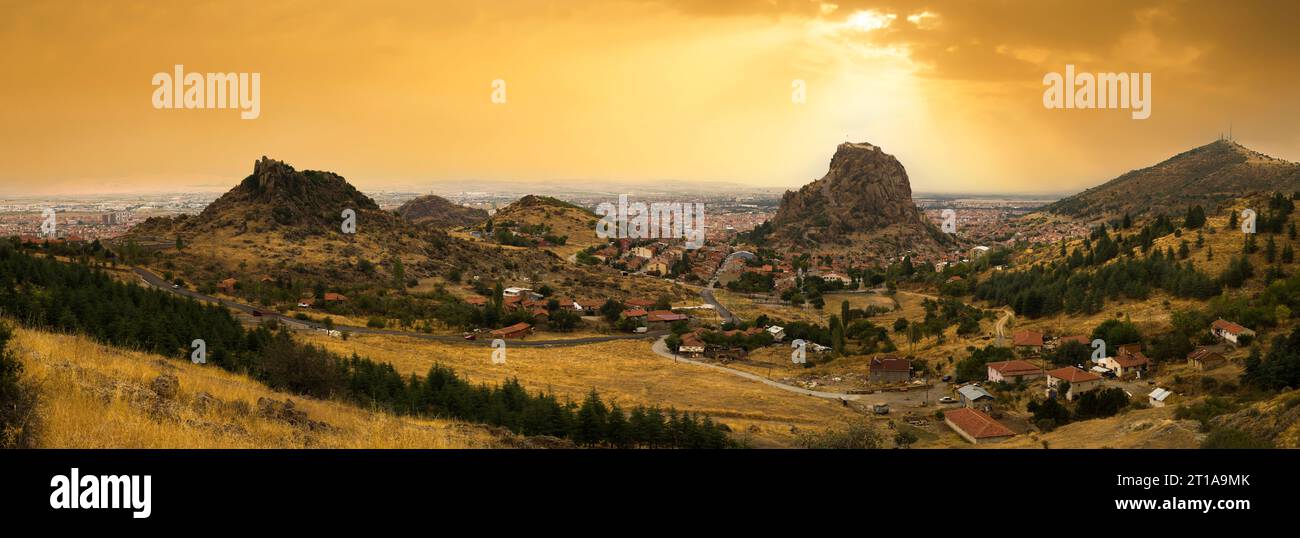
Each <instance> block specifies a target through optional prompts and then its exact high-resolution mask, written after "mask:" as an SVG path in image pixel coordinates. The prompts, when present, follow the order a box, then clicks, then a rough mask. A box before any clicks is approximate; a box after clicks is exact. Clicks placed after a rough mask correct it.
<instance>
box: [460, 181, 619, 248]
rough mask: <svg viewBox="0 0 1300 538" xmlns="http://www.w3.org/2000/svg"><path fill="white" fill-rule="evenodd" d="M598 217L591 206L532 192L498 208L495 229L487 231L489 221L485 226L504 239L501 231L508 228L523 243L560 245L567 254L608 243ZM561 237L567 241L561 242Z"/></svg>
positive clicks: (492, 223) (492, 225)
mask: <svg viewBox="0 0 1300 538" xmlns="http://www.w3.org/2000/svg"><path fill="white" fill-rule="evenodd" d="M597 220H599V217H597V216H596V214H595V213H594V212H592V211H591V210H590V209H587V208H584V207H580V206H577V205H574V204H571V203H569V202H565V201H563V200H559V199H557V198H552V197H549V196H538V195H534V194H530V195H527V196H524V197H523V198H520V199H519V200H516V201H515V202H514V203H512V204H510V205H507V206H505V207H503V208H501V209H499V210H497V212H496V213H495V214H493V215H492V219H491V227H492V229H491V230H490V231H488V230H486V227H487V225H486V223H485V226H484V228H485V232H488V233H489V235H490V236H492V237H493V238H494V239H497V240H500V239H501V237H498V234H502V233H504V232H503V231H502V230H506V231H508V232H509V233H510V234H518V235H519V236H520V239H522V240H523V241H519V242H520V243H523V242H526V241H531V242H535V243H538V244H545V245H546V246H550V247H556V248H555V249H553V250H555V251H557V253H560V254H562V255H565V256H567V255H568V254H572V253H573V252H576V251H577V250H580V249H581V248H584V247H587V246H590V245H594V244H601V243H604V242H605V240H604V239H600V238H598V237H597V236H596V221H597ZM548 238H549V239H548ZM559 239H562V240H563V242H562V243H560V244H557V240H559Z"/></svg>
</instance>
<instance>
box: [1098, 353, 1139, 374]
mask: <svg viewBox="0 0 1300 538" xmlns="http://www.w3.org/2000/svg"><path fill="white" fill-rule="evenodd" d="M1100 365H1101V366H1102V367H1103V368H1106V369H1107V370H1110V371H1112V372H1115V377H1118V378H1120V379H1124V378H1129V377H1135V378H1138V379H1141V378H1142V376H1143V375H1144V374H1146V373H1147V368H1148V367H1150V366H1151V360H1150V359H1147V357H1146V355H1143V354H1142V352H1141V351H1136V352H1131V353H1124V352H1121V353H1120V354H1119V355H1117V356H1114V357H1106V358H1103V359H1101V363H1100Z"/></svg>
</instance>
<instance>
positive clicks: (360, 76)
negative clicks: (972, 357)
mask: <svg viewBox="0 0 1300 538" xmlns="http://www.w3.org/2000/svg"><path fill="white" fill-rule="evenodd" d="M0 13H3V16H0V73H3V79H0V126H2V127H0V193H6V194H25V193H33V194H34V193H42V194H44V193H60V192H66V193H84V192H122V191H178V190H182V191H183V190H199V189H202V190H224V189H226V188H229V187H230V186H233V185H234V184H235V183H236V182H237V181H238V180H239V179H242V178H243V177H244V176H245V175H247V174H248V173H249V172H250V171H251V169H252V164H253V161H254V160H255V159H256V158H257V157H259V156H261V155H268V156H271V157H273V158H278V159H282V160H285V161H288V162H289V163H291V164H293V165H294V166H296V167H298V168H300V169H301V168H312V169H323V170H331V171H335V172H338V173H340V174H342V175H343V176H345V177H347V178H348V179H349V180H350V181H352V182H353V183H354V184H356V185H357V186H358V187H359V188H361V189H363V190H381V189H394V188H408V187H416V188H418V187H419V186H421V185H427V184H430V183H432V182H440V183H445V182H448V181H458V182H460V184H462V185H464V189H465V190H477V189H479V188H485V187H486V186H487V185H489V184H490V182H491V181H504V180H509V181H536V182H545V181H559V180H579V181H591V182H596V181H599V182H608V184H610V185H615V184H617V183H618V182H622V181H656V180H675V181H732V182H739V183H747V184H752V185H758V186H771V187H797V186H798V185H801V184H803V183H806V182H808V181H811V180H813V179H816V178H817V177H820V176H821V175H822V174H823V173H824V172H825V170H826V165H827V163H828V161H829V159H830V155H831V153H832V152H833V151H834V147H835V145H836V144H838V143H840V142H842V141H844V140H846V139H851V140H853V141H866V142H870V143H872V144H875V145H878V146H881V147H882V148H883V149H884V150H885V151H887V152H890V153H893V154H894V155H896V156H897V157H898V158H899V159H900V160H901V161H902V163H903V165H904V166H905V167H906V168H907V170H908V172H909V174H910V175H911V178H912V186H913V189H914V190H917V191H929V192H934V191H948V192H1034V193H1039V192H1064V191H1073V190H1078V189H1082V188H1085V187H1088V186H1091V185H1094V184H1097V183H1100V182H1101V181H1104V180H1106V179H1109V178H1112V177H1114V176H1116V175H1118V174H1120V173H1123V172H1125V171H1127V170H1130V169H1133V168H1138V167H1142V166H1146V165H1149V164H1152V163H1154V162H1156V161H1158V160H1161V159H1163V158H1166V157H1168V156H1171V155H1173V154H1175V153H1178V152H1180V151H1183V150H1185V149H1188V148H1191V147H1193V146H1197V145H1201V144H1204V143H1208V142H1210V141H1212V140H1214V139H1215V138H1216V137H1217V136H1218V134H1219V132H1220V131H1226V130H1227V128H1228V124H1229V122H1231V123H1232V125H1233V130H1234V133H1235V134H1236V137H1237V140H1238V141H1239V142H1241V143H1243V144H1245V145H1247V146H1249V147H1251V148H1253V149H1256V150H1259V151H1263V152H1265V153H1269V154H1272V155H1275V156H1279V157H1283V158H1287V159H1290V160H1300V130H1297V129H1296V128H1295V127H1296V125H1300V99H1298V97H1300V90H1298V89H1297V88H1300V69H1297V65H1300V63H1298V62H1297V60H1300V37H1298V36H1300V32H1297V31H1295V28H1294V21H1296V20H1300V7H1297V4H1296V3H1293V2H1271V1H1260V2H1250V1H1235V2H1228V1H1223V2H1190V1H1170V0H1163V1H1154V0H1130V1H1105V0H1102V1H1089V2H1078V1H1071V2H1056V1H1047V0H1038V1H1023V2H1018V1H973V0H936V1H922V2H904V1H865V0H864V1H857V0H841V1H836V2H820V1H805V0H699V1H687V0H657V1H656V0H554V1H544V0H502V1H495V2H482V1H476V0H462V1H455V2H452V1H438V0H435V1H432V2H429V1H425V2H395V3H387V2H320V1H281V2H275V1H255V2H222V3H211V4H206V3H197V2H126V1H114V2H102V1H100V2H66V1H57V0H56V1H45V2H36V1H24V2H14V1H6V0H0ZM1067 63H1072V64H1075V65H1076V66H1077V70H1079V71H1087V72H1149V73H1151V74H1152V94H1153V96H1152V107H1151V110H1152V113H1151V117H1150V118H1149V119H1146V120H1134V119H1132V118H1131V117H1130V114H1129V111H1121V110H1049V109H1046V108H1044V106H1043V104H1042V95H1043V90H1044V86H1043V82H1042V81H1043V76H1044V75H1045V74H1046V73H1048V72H1062V71H1063V70H1064V66H1065V64H1067ZM175 64H183V65H184V66H185V68H186V71H187V72H191V71H196V72H200V73H204V72H256V73H260V76H261V115H260V117H259V118H257V119H255V120H241V119H240V118H239V114H238V112H237V111H232V110H158V109H155V108H154V107H153V105H152V104H151V97H152V95H153V90H154V87H153V86H152V85H151V81H152V77H153V75H154V74H155V73H158V72H171V71H172V69H173V66H174V65H175ZM496 79H501V80H504V81H505V83H506V98H507V101H506V103H504V104H493V103H492V101H491V99H490V97H491V94H492V81H493V80H496ZM796 79H798V80H803V81H805V83H806V87H807V101H806V103H803V104H795V103H792V102H791V93H792V81H794V80H796Z"/></svg>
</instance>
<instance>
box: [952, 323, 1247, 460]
mask: <svg viewBox="0 0 1300 538" xmlns="http://www.w3.org/2000/svg"><path fill="white" fill-rule="evenodd" d="M1210 332H1211V334H1213V335H1214V336H1215V337H1217V338H1219V339H1220V340H1223V341H1224V342H1227V343H1232V344H1234V345H1239V344H1240V343H1241V342H1242V341H1243V340H1244V338H1243V337H1253V336H1254V334H1255V333H1254V331H1251V330H1250V329H1247V328H1245V327H1242V326H1241V325H1238V324H1236V323H1233V322H1230V321H1226V320H1222V319H1220V320H1216V321H1215V322H1214V323H1212V324H1211V326H1210ZM1012 340H1013V345H1015V346H1016V347H1017V348H1023V349H1026V350H1031V351H1041V350H1042V349H1044V348H1049V349H1050V348H1051V347H1054V346H1059V345H1061V344H1064V343H1065V342H1069V341H1076V342H1079V343H1082V344H1087V343H1088V339H1087V337H1084V336H1066V337H1061V338H1056V339H1047V338H1046V337H1045V335H1044V334H1043V333H1041V332H1037V331H1018V332H1016V333H1015V335H1014V336H1013V339H1012ZM1220 347H1222V346H1200V347H1197V348H1196V349H1194V350H1192V352H1191V353H1188V355H1187V364H1188V366H1190V367H1191V368H1192V369H1194V370H1197V371H1206V370H1212V369H1214V368H1218V367H1220V366H1223V365H1224V364H1226V363H1227V359H1226V358H1225V357H1224V356H1223V354H1222V353H1221V352H1220V351H1219V348H1220ZM1032 359H1033V357H1031V358H1030V359H1029V360H1025V359H1016V360H1009V361H999V362H991V363H988V364H987V365H986V366H987V368H988V376H987V379H988V381H990V382H995V383H996V382H1005V383H1019V382H1021V381H1025V382H1028V381H1032V380H1035V379H1040V378H1042V379H1045V380H1046V395H1047V396H1048V397H1053V398H1054V397H1058V396H1060V397H1063V398H1065V399H1066V400H1074V399H1076V398H1078V397H1079V395H1081V394H1084V393H1086V392H1089V391H1092V390H1096V389H1099V388H1101V387H1102V386H1103V383H1104V382H1105V381H1104V380H1105V378H1108V377H1113V378H1118V379H1141V378H1143V377H1146V376H1148V371H1149V370H1148V369H1149V368H1150V366H1151V360H1150V359H1148V358H1147V357H1146V355H1143V354H1142V345H1141V344H1126V345H1122V346H1118V352H1117V353H1116V354H1115V355H1114V356H1111V357H1103V358H1101V359H1096V360H1095V361H1094V365H1093V366H1092V368H1091V369H1089V370H1084V369H1081V368H1078V367H1075V366H1065V367H1062V368H1056V369H1052V370H1046V369H1044V368H1042V367H1040V366H1038V365H1037V364H1035V363H1034V362H1031V361H1032ZM1062 387H1068V388H1066V389H1065V392H1064V393H1061V392H1060V391H1061V389H1062ZM957 394H958V396H959V402H960V404H961V407H960V408H958V409H952V410H948V411H946V412H944V423H945V424H947V425H948V427H950V428H952V429H953V431H955V432H957V434H958V435H960V436H961V437H962V438H964V439H966V440H967V441H970V442H971V443H977V444H978V443H988V442H996V441H1001V440H1004V439H1008V438H1010V437H1012V436H1014V435H1015V433H1014V432H1012V431H1011V430H1010V429H1009V428H1007V427H1006V426H1004V425H1002V424H1000V423H999V422H998V421H997V420H995V419H994V418H993V417H992V416H990V415H989V413H991V412H992V411H993V403H994V400H995V398H994V397H993V395H992V394H991V393H989V391H988V390H987V389H985V388H984V387H982V386H980V385H979V384H976V383H972V384H968V385H965V386H962V387H958V389H957ZM1174 395H1175V394H1174V393H1173V391H1171V390H1169V389H1165V388H1162V387H1155V388H1154V389H1153V390H1152V391H1151V392H1150V393H1148V394H1147V404H1148V405H1150V406H1151V407H1164V406H1165V405H1167V404H1168V403H1169V402H1170V401H1171V397H1173V396H1174Z"/></svg>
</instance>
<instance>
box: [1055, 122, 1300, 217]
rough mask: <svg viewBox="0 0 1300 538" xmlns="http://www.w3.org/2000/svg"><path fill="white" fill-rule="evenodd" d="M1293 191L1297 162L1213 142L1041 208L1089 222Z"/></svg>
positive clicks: (1297, 184) (1299, 175)
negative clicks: (1256, 194)
mask: <svg viewBox="0 0 1300 538" xmlns="http://www.w3.org/2000/svg"><path fill="white" fill-rule="evenodd" d="M1296 190H1300V164H1297V163H1293V162H1289V161H1285V160H1282V159H1277V158H1274V157H1270V156H1268V155H1264V154H1262V153H1259V152H1257V151H1253V150H1251V149H1249V148H1246V147H1245V146H1242V145H1241V144H1238V143H1236V142H1232V141H1228V140H1218V141H1215V142H1212V143H1210V144H1206V145H1204V146H1201V147H1198V148H1195V149H1192V150H1190V151H1185V152H1183V153H1180V154H1178V155H1175V156H1173V157H1171V158H1169V159H1167V160H1165V161H1163V162H1161V163H1159V164H1156V165H1154V166H1150V167H1147V168H1143V169H1140V170H1133V171H1131V172H1128V173H1126V174H1124V175H1121V176H1119V177H1117V178H1115V179H1112V180H1110V181H1107V182H1106V183H1103V184H1101V185H1098V186H1096V187H1093V188H1091V189H1088V190H1085V191H1083V192H1081V193H1079V194H1076V195H1074V196H1071V197H1069V198H1065V199H1062V200H1059V201H1057V202H1056V203H1053V204H1051V205H1049V206H1047V207H1046V208H1044V210H1045V211H1048V212H1052V213H1057V214H1062V215H1068V216H1071V217H1076V218H1083V219H1089V220H1103V219H1111V218H1116V217H1122V216H1123V215H1124V214H1125V213H1127V214H1130V215H1133V216H1137V215H1140V214H1143V213H1150V214H1158V213H1165V214H1169V215H1176V214H1180V213H1183V212H1184V211H1186V209H1187V208H1188V207H1191V206H1194V205H1200V206H1202V207H1204V208H1205V209H1206V211H1213V210H1214V209H1215V208H1216V207H1217V206H1218V205H1219V204H1221V203H1223V202H1226V201H1228V200H1232V199H1235V198H1240V197H1242V196H1246V195H1250V194H1252V193H1257V192H1272V191H1281V192H1293V191H1296Z"/></svg>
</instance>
